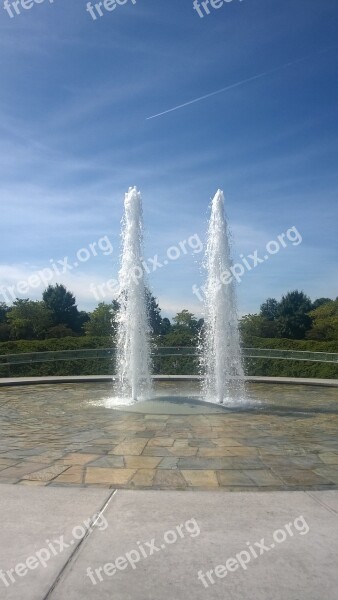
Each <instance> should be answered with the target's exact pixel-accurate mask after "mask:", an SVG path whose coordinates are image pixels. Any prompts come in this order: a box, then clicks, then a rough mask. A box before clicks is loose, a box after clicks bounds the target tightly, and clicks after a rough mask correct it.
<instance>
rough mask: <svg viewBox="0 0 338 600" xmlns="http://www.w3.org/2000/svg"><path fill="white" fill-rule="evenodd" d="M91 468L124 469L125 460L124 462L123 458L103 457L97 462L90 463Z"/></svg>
mask: <svg viewBox="0 0 338 600" xmlns="http://www.w3.org/2000/svg"><path fill="white" fill-rule="evenodd" d="M90 466H91V467H107V468H110V467H115V468H120V467H122V468H123V467H124V460H123V456H112V455H110V456H101V458H98V459H97V460H94V461H93V462H92V463H90Z"/></svg>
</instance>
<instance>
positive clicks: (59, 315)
mask: <svg viewBox="0 0 338 600" xmlns="http://www.w3.org/2000/svg"><path fill="white" fill-rule="evenodd" d="M42 298H43V301H44V303H45V305H46V307H47V308H48V309H49V310H50V311H51V314H52V322H53V325H54V326H55V325H66V326H67V327H69V328H70V329H72V330H73V331H75V332H76V333H80V332H81V329H82V327H83V325H84V323H85V322H86V321H87V320H88V318H89V317H88V315H87V313H85V312H79V310H78V308H77V306H76V300H75V296H74V295H73V294H72V293H71V292H70V291H68V290H67V289H66V288H65V286H64V285H62V284H59V283H57V284H56V285H54V286H52V285H49V286H48V288H47V289H46V290H45V291H44V292H43V294H42Z"/></svg>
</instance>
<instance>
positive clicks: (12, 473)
mask: <svg viewBox="0 0 338 600" xmlns="http://www.w3.org/2000/svg"><path fill="white" fill-rule="evenodd" d="M45 466H46V465H45V464H40V463H35V462H20V463H19V464H17V465H16V466H14V467H8V469H5V470H4V471H1V472H0V480H2V478H3V477H6V478H14V479H22V477H24V476H25V475H28V474H29V473H32V472H33V471H39V470H40V469H43V468H44V467H45Z"/></svg>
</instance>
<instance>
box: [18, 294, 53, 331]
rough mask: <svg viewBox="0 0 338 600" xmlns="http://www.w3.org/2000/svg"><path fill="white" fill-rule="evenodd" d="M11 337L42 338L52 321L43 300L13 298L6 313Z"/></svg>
mask: <svg viewBox="0 0 338 600" xmlns="http://www.w3.org/2000/svg"><path fill="white" fill-rule="evenodd" d="M7 320H8V323H9V327H10V337H11V338H12V339H17V340H19V339H31V338H36V339H40V338H43V337H44V335H45V332H46V330H47V329H49V328H50V327H51V325H52V322H53V316H52V312H51V311H50V310H49V309H48V308H47V307H46V305H45V304H44V302H38V301H33V300H19V299H17V300H15V302H14V303H13V306H12V307H11V309H10V310H9V311H8V313H7Z"/></svg>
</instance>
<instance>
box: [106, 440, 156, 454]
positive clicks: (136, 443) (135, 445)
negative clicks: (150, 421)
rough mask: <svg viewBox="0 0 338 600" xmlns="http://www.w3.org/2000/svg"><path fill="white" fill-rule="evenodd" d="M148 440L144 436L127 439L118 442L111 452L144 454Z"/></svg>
mask: <svg viewBox="0 0 338 600" xmlns="http://www.w3.org/2000/svg"><path fill="white" fill-rule="evenodd" d="M147 443H148V440H147V439H143V438H138V439H132V438H131V439H129V440H125V441H124V442H122V443H121V444H118V445H117V446H116V447H115V448H114V450H112V451H111V452H109V454H118V455H119V456H124V455H128V456H139V455H140V454H142V451H143V450H144V448H145V446H146V445H147Z"/></svg>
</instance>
